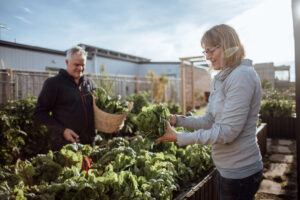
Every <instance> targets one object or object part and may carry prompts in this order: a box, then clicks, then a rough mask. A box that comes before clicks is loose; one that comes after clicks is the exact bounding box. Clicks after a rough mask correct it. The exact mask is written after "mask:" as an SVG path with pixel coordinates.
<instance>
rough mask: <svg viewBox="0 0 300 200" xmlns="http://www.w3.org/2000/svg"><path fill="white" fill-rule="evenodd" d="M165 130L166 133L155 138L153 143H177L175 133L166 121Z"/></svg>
mask: <svg viewBox="0 0 300 200" xmlns="http://www.w3.org/2000/svg"><path fill="white" fill-rule="evenodd" d="M166 126H167V130H166V133H165V134H164V135H163V136H161V137H159V138H157V139H156V140H155V142H177V135H176V132H175V131H174V130H173V129H172V128H171V125H170V123H169V122H168V121H166Z"/></svg>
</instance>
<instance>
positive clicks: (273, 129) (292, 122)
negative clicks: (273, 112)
mask: <svg viewBox="0 0 300 200" xmlns="http://www.w3.org/2000/svg"><path fill="white" fill-rule="evenodd" d="M262 122H265V123H267V130H268V131H267V132H268V133H267V135H268V137H269V138H282V139H296V118H295V117H262Z"/></svg>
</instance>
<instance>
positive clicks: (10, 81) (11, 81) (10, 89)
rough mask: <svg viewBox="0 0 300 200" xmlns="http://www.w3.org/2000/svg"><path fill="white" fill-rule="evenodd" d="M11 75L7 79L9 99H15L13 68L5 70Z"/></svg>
mask: <svg viewBox="0 0 300 200" xmlns="http://www.w3.org/2000/svg"><path fill="white" fill-rule="evenodd" d="M5 71H6V72H7V73H8V74H9V75H8V79H7V82H8V83H7V84H8V87H7V88H8V95H7V100H10V99H14V73H13V70H12V69H6V70H5Z"/></svg>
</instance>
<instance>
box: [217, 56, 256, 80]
mask: <svg viewBox="0 0 300 200" xmlns="http://www.w3.org/2000/svg"><path fill="white" fill-rule="evenodd" d="M241 65H245V66H248V67H250V66H252V60H250V59H244V60H242V63H241V64H240V65H239V66H241ZM239 66H237V67H227V68H226V69H224V70H221V71H220V72H219V73H218V74H217V75H216V76H215V79H216V80H219V81H224V80H225V79H226V78H227V76H228V75H229V74H230V73H231V72H232V71H233V70H235V69H236V68H238V67H239Z"/></svg>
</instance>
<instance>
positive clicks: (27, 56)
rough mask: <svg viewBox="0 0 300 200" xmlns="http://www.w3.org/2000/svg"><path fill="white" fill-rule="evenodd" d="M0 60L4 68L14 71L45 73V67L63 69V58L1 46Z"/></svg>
mask: <svg viewBox="0 0 300 200" xmlns="http://www.w3.org/2000/svg"><path fill="white" fill-rule="evenodd" d="M0 58H1V59H2V60H3V61H4V65H5V67H6V68H11V69H14V70H30V71H45V68H46V67H55V68H65V56H60V55H56V54H48V53H42V52H37V51H30V50H22V49H14V48H9V47H3V46H1V47H0ZM52 61H55V63H53V62H52Z"/></svg>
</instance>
